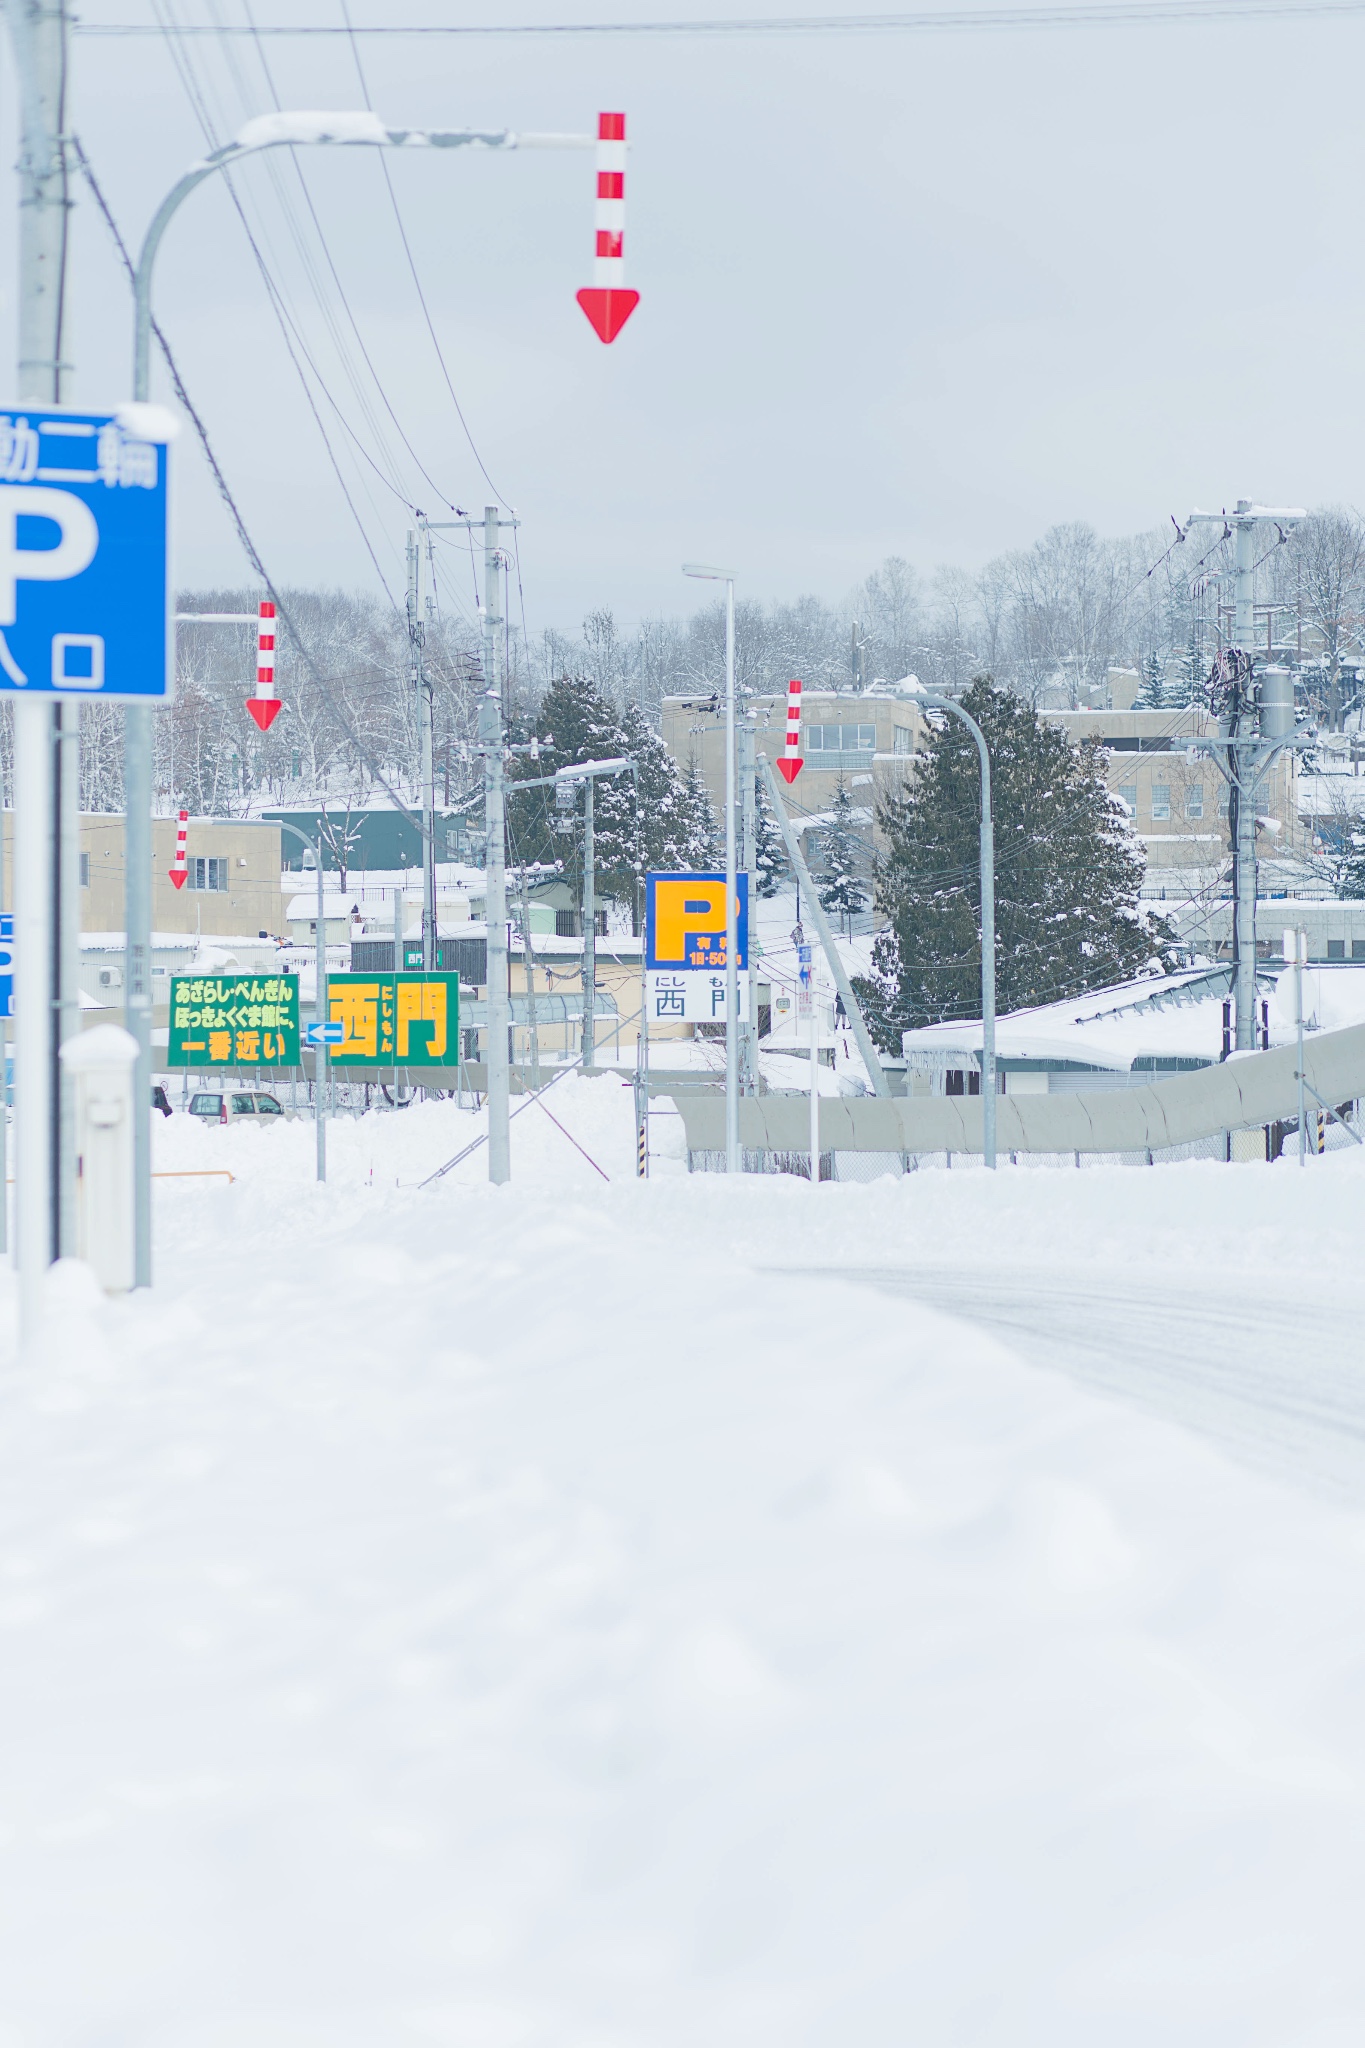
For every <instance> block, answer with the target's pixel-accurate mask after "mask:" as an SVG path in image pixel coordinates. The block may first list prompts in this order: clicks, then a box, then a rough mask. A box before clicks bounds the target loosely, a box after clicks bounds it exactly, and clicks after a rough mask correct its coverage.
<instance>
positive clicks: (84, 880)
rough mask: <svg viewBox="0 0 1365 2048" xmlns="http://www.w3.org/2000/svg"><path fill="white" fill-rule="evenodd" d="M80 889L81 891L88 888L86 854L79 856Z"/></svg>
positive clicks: (88, 860) (88, 866)
mask: <svg viewBox="0 0 1365 2048" xmlns="http://www.w3.org/2000/svg"><path fill="white" fill-rule="evenodd" d="M81 887H82V889H88V888H89V887H90V856H89V854H88V853H83V854H82V855H81Z"/></svg>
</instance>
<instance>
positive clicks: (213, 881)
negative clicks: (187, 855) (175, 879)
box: [189, 859, 228, 890]
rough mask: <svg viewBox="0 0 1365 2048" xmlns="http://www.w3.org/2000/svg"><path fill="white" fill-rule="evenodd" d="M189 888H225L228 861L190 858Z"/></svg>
mask: <svg viewBox="0 0 1365 2048" xmlns="http://www.w3.org/2000/svg"><path fill="white" fill-rule="evenodd" d="M189 870H190V887H191V889H214V890H225V889H226V888H227V885H228V863H227V862H226V861H225V860H215V859H208V860H192V861H191V862H190V863H189Z"/></svg>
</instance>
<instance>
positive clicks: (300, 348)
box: [152, 0, 411, 611]
mask: <svg viewBox="0 0 1365 2048" xmlns="http://www.w3.org/2000/svg"><path fill="white" fill-rule="evenodd" d="M152 6H153V9H154V11H155V13H156V15H157V17H158V21H159V23H160V26H159V28H158V31H157V33H158V34H159V35H161V36H162V38H163V39H164V41H165V43H166V45H167V48H168V50H169V52H170V55H171V60H172V62H173V64H174V65H175V68H176V72H177V74H178V76H179V78H180V81H181V84H182V85H183V86H184V89H185V94H186V97H187V98H188V100H189V102H190V105H191V107H192V108H193V110H194V114H195V118H196V119H197V121H198V122H199V126H200V128H201V130H202V131H203V134H204V137H205V140H206V141H207V142H208V144H209V146H210V147H211V148H212V147H215V146H216V144H217V142H218V133H217V125H216V123H215V122H214V119H213V116H212V113H211V112H210V110H209V107H208V103H207V101H206V100H205V98H204V95H203V91H202V89H201V87H200V85H199V82H198V80H197V79H196V78H195V76H194V73H193V71H192V70H191V69H190V66H189V63H188V60H187V59H186V58H185V56H184V53H183V52H182V51H181V50H180V49H179V48H178V47H177V44H178V41H179V38H180V37H182V36H183V35H184V34H185V33H186V30H185V29H184V28H183V27H182V26H181V25H180V24H179V23H177V22H176V21H175V20H174V17H173V16H171V15H170V12H169V6H168V5H163V0H152ZM215 33H216V31H215ZM223 178H224V182H225V184H226V185H227V189H228V195H229V197H230V198H231V200H232V204H233V207H234V208H235V210H236V213H237V217H238V219H239V220H240V222H241V224H242V232H243V233H244V234H245V236H246V238H247V243H248V245H249V247H250V249H251V253H252V256H253V257H254V259H255V262H256V267H257V269H258V271H259V272H260V276H261V282H262V283H263V284H264V286H265V289H266V296H267V298H268V300H269V302H270V307H271V311H272V312H273V313H274V315H275V318H276V320H277V322H278V323H279V328H280V334H281V337H282V339H283V341H284V345H285V349H286V351H287V353H288V355H289V360H290V362H291V363H292V364H293V366H294V372H295V374H296V376H297V377H298V380H299V383H300V385H301V387H302V389H303V395H304V398H305V400H306V401H307V405H308V409H309V411H310V412H311V413H312V415H313V420H314V423H315V425H316V426H317V430H318V433H319V435H320V436H321V439H322V445H323V447H324V448H325V449H326V451H327V459H328V461H329V462H330V463H331V465H332V471H333V474H334V475H335V477H336V480H337V484H338V487H339V488H340V491H341V494H342V496H343V498H344V499H345V500H346V506H347V509H348V511H349V512H350V514H351V517H352V519H353V520H354V521H355V525H356V529H357V531H358V532H359V534H360V537H361V540H362V541H363V543H364V545H365V551H366V553H367V554H368V555H369V557H370V561H371V562H372V563H373V565H374V572H375V575H376V576H377V577H378V579H379V584H380V588H381V589H382V590H383V592H384V595H385V597H387V599H388V601H389V603H390V605H391V606H393V609H394V610H395V611H397V609H398V605H397V602H396V600H395V598H394V595H393V592H392V591H391V590H390V589H389V585H388V579H387V578H386V576H385V574H384V571H383V569H382V568H381V567H380V563H379V557H378V555H377V554H376V553H375V550H374V545H373V543H372V542H371V540H370V536H369V534H368V532H367V531H366V528H365V523H364V521H363V520H362V519H361V517H360V514H359V512H358V511H357V509H356V504H355V500H354V498H353V497H352V495H351V491H350V488H349V486H348V484H347V482H346V479H345V477H344V476H343V474H342V470H341V465H340V463H339V462H338V460H337V455H336V450H335V449H334V448H333V446H332V442H331V438H330V436H329V435H328V432H327V429H326V427H325V426H324V424H323V421H322V416H321V414H320V413H319V411H318V407H317V400H316V399H315V397H314V395H313V391H312V387H311V386H310V384H309V382H308V379H307V377H306V376H305V375H304V371H303V365H302V363H301V362H300V360H299V356H300V354H302V356H303V357H304V359H305V360H306V361H307V363H308V366H309V368H310V369H311V370H312V372H313V375H314V377H315V378H316V380H317V383H318V387H319V389H320V390H321V391H322V394H323V396H324V397H325V398H326V400H327V403H328V404H329V405H330V406H331V408H332V410H333V412H334V413H335V414H336V416H337V419H338V421H339V422H340V424H341V426H342V427H343V429H344V430H345V432H346V433H347V434H348V435H349V436H350V439H351V440H352V441H353V442H354V443H355V446H356V448H357V450H358V451H359V453H360V454H361V455H362V456H363V457H364V458H365V460H366V461H367V462H369V464H370V467H371V468H372V469H373V470H374V471H375V474H376V475H377V476H378V477H379V478H380V481H381V482H382V483H384V484H385V485H386V487H387V488H388V489H390V490H392V491H393V492H394V495H395V496H396V497H397V498H398V499H399V500H400V502H401V503H403V504H405V505H409V501H408V500H407V499H406V498H404V496H403V493H402V492H401V491H400V490H399V489H398V488H397V486H396V485H394V484H392V483H391V482H390V481H389V479H388V478H387V477H385V476H384V473H383V471H382V470H381V469H380V468H379V466H378V464H377V463H376V462H375V461H374V460H373V458H372V457H371V456H370V455H369V453H368V451H367V450H366V449H365V447H364V446H363V444H362V443H361V441H360V438H359V436H358V435H357V434H356V433H355V431H354V430H353V428H352V427H351V426H350V424H349V422H348V421H347V419H346V417H345V415H344V414H343V412H342V410H341V408H340V406H339V405H338V404H337V402H336V400H335V399H334V398H333V396H332V394H331V392H330V390H329V389H328V387H327V382H326V379H325V378H324V377H323V375H322V373H321V371H320V370H319V369H318V366H317V364H316V362H315V361H314V359H313V356H312V354H311V352H310V350H309V349H308V346H307V343H306V342H305V341H304V338H303V334H302V331H301V329H300V327H299V325H298V322H297V321H296V320H295V319H294V317H293V315H292V314H291V313H290V312H289V310H288V308H287V307H286V305H285V303H284V299H283V294H282V292H281V290H280V288H279V286H277V284H276V282H275V279H274V277H273V275H272V274H271V271H270V267H269V265H268V264H267V262H266V259H265V255H264V253H263V251H262V249H261V246H260V243H259V242H258V240H257V238H256V235H255V233H254V231H253V229H252V227H251V223H250V221H249V220H248V219H247V215H246V209H245V207H244V206H243V204H242V200H241V196H240V194H239V193H238V191H237V187H236V183H235V180H234V179H233V177H232V174H231V173H230V172H229V171H224V173H223ZM371 502H372V503H373V501H371ZM374 509H375V516H376V517H378V516H379V515H378V509H377V507H376V508H374ZM409 509H411V507H410V505H409Z"/></svg>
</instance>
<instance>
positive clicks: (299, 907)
mask: <svg viewBox="0 0 1365 2048" xmlns="http://www.w3.org/2000/svg"><path fill="white" fill-rule="evenodd" d="M354 902H355V898H354V897H353V896H343V895H342V894H341V893H340V891H339V890H335V889H324V890H323V892H322V915H323V918H324V919H325V920H326V921H327V922H328V923H330V922H331V920H332V919H333V918H334V917H349V916H350V914H351V906H352V904H353V903H354ZM284 914H285V916H286V917H287V918H288V919H289V922H290V923H291V924H299V923H303V922H305V921H307V920H310V919H312V918H315V917H316V916H317V914H318V892H317V885H316V883H315V884H314V885H313V887H312V888H311V889H309V890H308V891H307V892H306V893H301V894H300V895H297V896H295V898H294V899H293V901H292V902H291V903H290V905H289V907H288V909H287V910H286V911H285V913H284Z"/></svg>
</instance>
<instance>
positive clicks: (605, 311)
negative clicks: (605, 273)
mask: <svg viewBox="0 0 1365 2048" xmlns="http://www.w3.org/2000/svg"><path fill="white" fill-rule="evenodd" d="M578 303H579V305H580V306H581V307H582V308H583V311H584V312H585V313H586V314H587V316H588V318H589V320H590V321H591V322H592V326H593V332H594V333H595V334H596V336H597V338H598V340H599V341H608V342H610V341H615V339H616V337H617V335H618V334H619V333H620V332H621V329H622V328H623V327H624V326H625V324H626V322H627V320H629V318H630V316H631V314H632V313H633V312H634V311H635V308H636V307H637V306H638V305H639V303H640V294H639V293H638V292H632V291H624V290H622V289H620V288H619V287H617V288H613V287H611V286H609V285H588V286H587V287H586V288H585V289H584V290H583V291H581V292H579V294H578Z"/></svg>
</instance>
